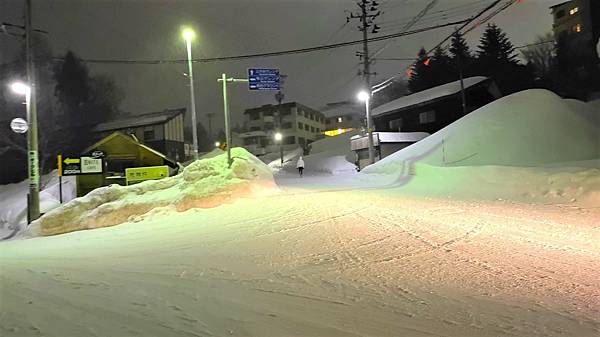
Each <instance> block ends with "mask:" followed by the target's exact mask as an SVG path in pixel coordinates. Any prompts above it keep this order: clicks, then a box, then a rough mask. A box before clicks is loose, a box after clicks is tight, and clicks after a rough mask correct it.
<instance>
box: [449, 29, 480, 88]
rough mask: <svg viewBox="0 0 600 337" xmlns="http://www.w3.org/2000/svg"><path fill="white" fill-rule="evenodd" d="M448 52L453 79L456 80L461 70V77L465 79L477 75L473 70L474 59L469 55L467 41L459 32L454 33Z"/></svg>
mask: <svg viewBox="0 0 600 337" xmlns="http://www.w3.org/2000/svg"><path fill="white" fill-rule="evenodd" d="M448 51H449V53H450V60H451V64H452V69H453V70H454V73H455V76H454V78H455V79H458V77H459V71H460V70H461V69H462V72H463V76H465V77H469V76H474V75H476V74H477V71H476V70H475V69H474V64H475V58H474V57H473V55H472V54H471V50H470V49H469V45H468V44H467V41H466V40H465V38H464V37H463V36H462V35H461V34H460V33H459V32H456V33H455V34H454V35H453V36H452V39H451V40H450V48H449V49H448ZM459 67H460V69H459Z"/></svg>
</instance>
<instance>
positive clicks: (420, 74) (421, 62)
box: [408, 48, 432, 93]
mask: <svg viewBox="0 0 600 337" xmlns="http://www.w3.org/2000/svg"><path fill="white" fill-rule="evenodd" d="M430 64H431V59H430V58H429V57H428V56H427V51H426V50H425V48H421V50H419V54H418V59H417V62H416V63H415V64H414V65H413V66H412V68H411V71H410V78H409V79H408V89H409V90H410V92H413V93H414V92H419V91H423V90H425V89H427V88H431V83H432V77H431V75H432V74H431V72H430V68H429V65H430Z"/></svg>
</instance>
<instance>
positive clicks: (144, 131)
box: [94, 108, 186, 161]
mask: <svg viewBox="0 0 600 337" xmlns="http://www.w3.org/2000/svg"><path fill="white" fill-rule="evenodd" d="M184 117H185V108H180V109H167V110H164V111H160V112H152V113H146V114H142V115H137V116H131V117H125V118H121V119H117V120H113V121H109V122H105V123H101V124H98V125H97V126H96V127H95V128H94V132H95V133H96V134H97V135H98V138H102V137H105V136H107V135H109V134H111V133H113V132H115V131H119V132H122V133H124V134H128V135H134V136H135V138H136V139H137V140H138V141H140V142H141V143H143V144H146V145H148V146H150V147H151V148H153V149H155V150H157V151H159V152H161V153H164V154H165V155H166V156H167V157H169V158H172V159H174V160H176V161H184V160H185V159H186V158H185V157H186V151H185V145H184V143H185V141H184V134H183V128H184Z"/></svg>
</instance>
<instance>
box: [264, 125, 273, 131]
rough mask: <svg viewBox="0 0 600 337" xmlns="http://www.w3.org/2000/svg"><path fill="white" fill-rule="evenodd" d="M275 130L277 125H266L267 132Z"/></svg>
mask: <svg viewBox="0 0 600 337" xmlns="http://www.w3.org/2000/svg"><path fill="white" fill-rule="evenodd" d="M273 129H275V125H274V124H273V123H265V131H271V130H273Z"/></svg>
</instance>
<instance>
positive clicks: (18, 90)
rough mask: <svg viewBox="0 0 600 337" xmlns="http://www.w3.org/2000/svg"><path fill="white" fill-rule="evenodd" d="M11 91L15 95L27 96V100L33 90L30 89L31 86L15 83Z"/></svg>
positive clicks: (11, 86)
mask: <svg viewBox="0 0 600 337" xmlns="http://www.w3.org/2000/svg"><path fill="white" fill-rule="evenodd" d="M10 89H11V90H12V91H13V92H14V93H15V94H19V95H23V96H25V98H27V96H29V94H30V92H31V89H30V88H29V86H28V85H27V84H25V83H23V82H14V83H12V84H11V85H10Z"/></svg>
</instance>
